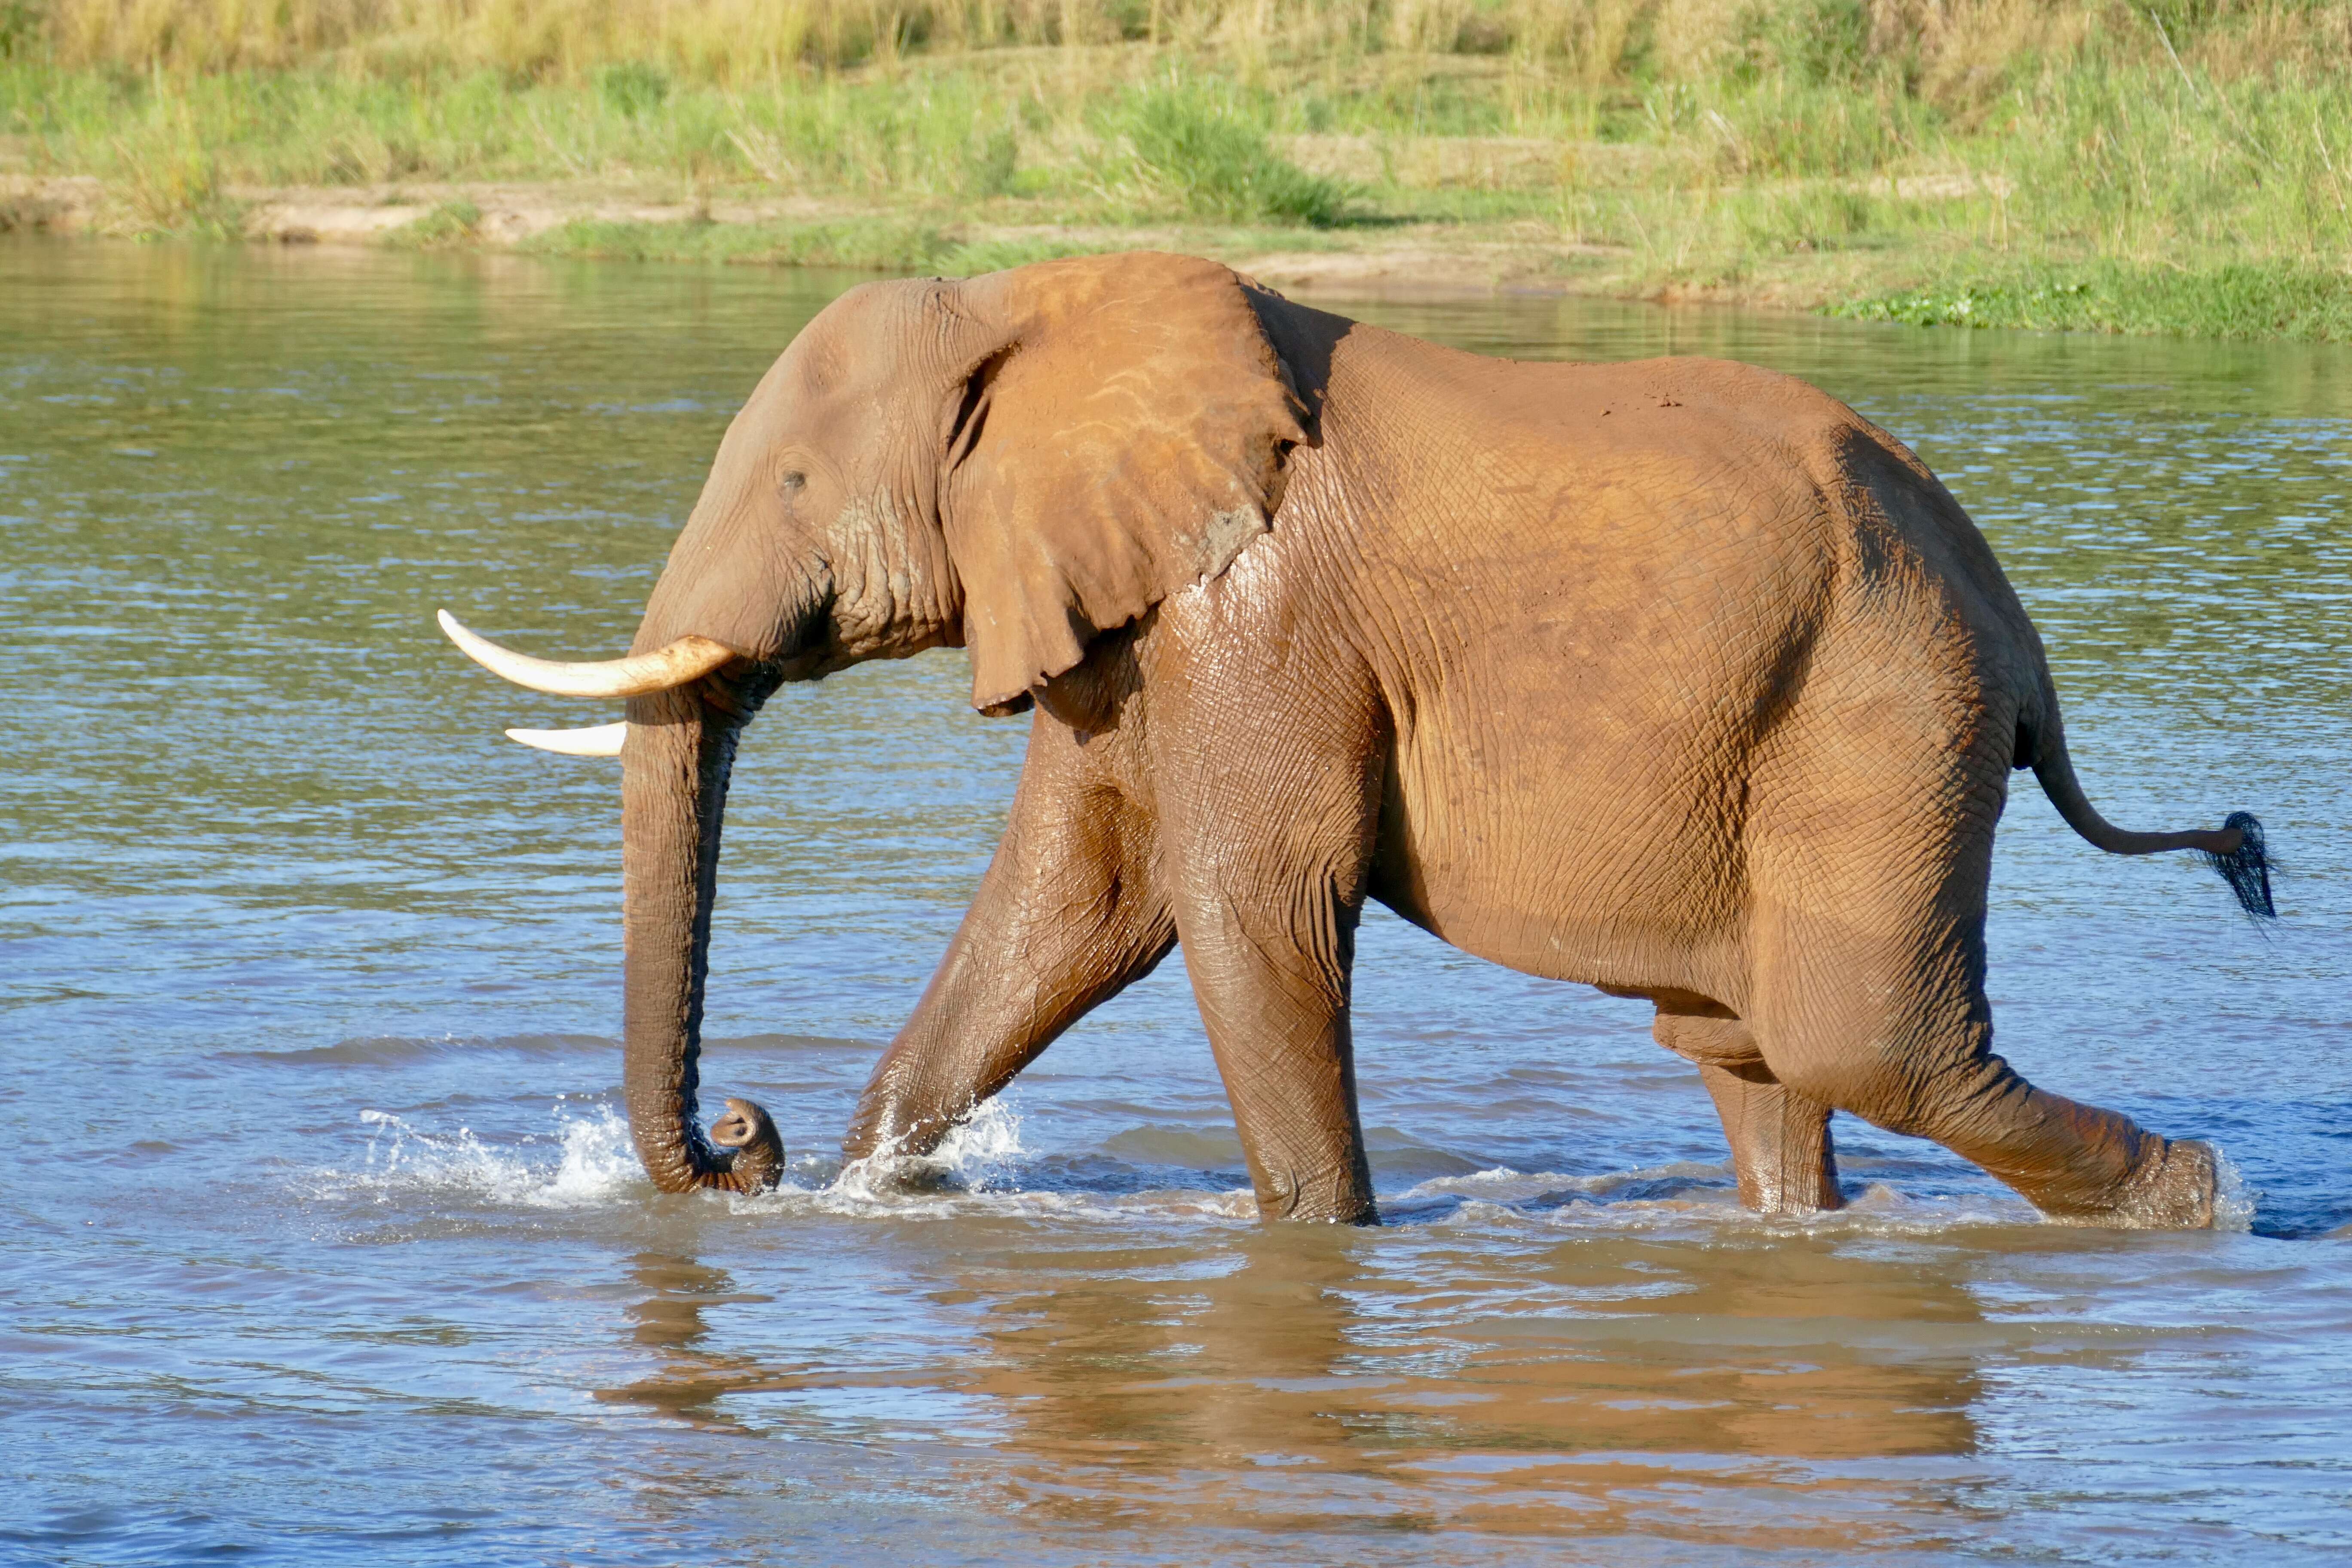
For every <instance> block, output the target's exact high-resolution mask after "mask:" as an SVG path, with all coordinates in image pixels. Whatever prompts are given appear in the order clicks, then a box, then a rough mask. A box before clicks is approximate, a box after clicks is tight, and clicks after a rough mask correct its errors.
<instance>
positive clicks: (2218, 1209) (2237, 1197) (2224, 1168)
mask: <svg viewBox="0 0 2352 1568" xmlns="http://www.w3.org/2000/svg"><path fill="white" fill-rule="evenodd" d="M2206 1147H2208V1148H2210V1149H2211V1150H2212V1151H2213V1228H2214V1229H2215V1230H2225V1231H2235V1232H2238V1233H2241V1234H2242V1233H2244V1232H2247V1231H2251V1230H2252V1229H2253V1228H2254V1207H2255V1205H2256V1203H2257V1202H2258V1201H2259V1200H2260V1198H2261V1196H2262V1194H2260V1193H2257V1192H2256V1191H2255V1190H2254V1189H2253V1188H2252V1187H2250V1186H2248V1185H2247V1184H2246V1178H2245V1177H2244V1176H2243V1175H2242V1174H2241V1173H2239V1170H2238V1164H2237V1162H2236V1161H2234V1160H2232V1159H2231V1158H2230V1156H2229V1155H2228V1154H2226V1153H2224V1152H2222V1149H2221V1145H2220V1144H2219V1143H2215V1142H2210V1140H2209V1141H2208V1142H2207V1144H2206Z"/></svg>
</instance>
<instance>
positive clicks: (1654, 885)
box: [1320, 340, 2038, 994]
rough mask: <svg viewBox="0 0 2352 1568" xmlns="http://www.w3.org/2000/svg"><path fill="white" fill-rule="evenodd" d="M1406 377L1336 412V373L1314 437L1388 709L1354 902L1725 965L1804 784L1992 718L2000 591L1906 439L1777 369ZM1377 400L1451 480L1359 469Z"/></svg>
mask: <svg viewBox="0 0 2352 1568" xmlns="http://www.w3.org/2000/svg"><path fill="white" fill-rule="evenodd" d="M1407 342H1409V340H1407ZM1402 357H1403V359H1404V360H1406V361H1410V359H1411V358H1412V356H1411V355H1410V354H1407V355H1404V356H1402ZM1465 362H1468V363H1465ZM1423 370H1424V371H1425V372H1427V373H1428V374H1426V375H1425V376H1423V378H1422V379H1420V380H1419V381H1418V382H1417V383H1416V384H1412V385H1407V384H1403V383H1405V382H1407V381H1409V380H1410V379H1411V378H1409V377H1406V376H1403V375H1402V374H1395V373H1394V372H1393V371H1392V370H1391V367H1388V366H1381V367H1378V370H1377V371H1376V373H1375V374H1371V375H1368V376H1367V377H1366V378H1365V382H1364V384H1362V385H1361V387H1360V389H1359V390H1360V392H1361V393H1362V394H1363V395H1364V400H1363V401H1362V402H1361V403H1360V404H1356V403H1354V401H1353V400H1352V399H1351V400H1349V402H1347V403H1343V402H1342V401H1341V394H1342V393H1343V392H1347V391H1349V390H1350V389H1349V383H1348V380H1347V379H1346V378H1345V377H1343V376H1341V375H1337V374H1335V376H1334V378H1333V383H1332V387H1333V396H1332V400H1331V405H1330V406H1329V408H1328V411H1327V415H1326V448H1325V451H1324V453H1323V454H1321V455H1320V458H1321V460H1322V462H1323V463H1325V464H1327V465H1328V466H1329V467H1330V468H1332V469H1333V470H1334V473H1333V485H1334V488H1335V489H1344V490H1350V491H1352V492H1354V494H1355V495H1356V496H1357V497H1360V498H1362V499H1365V500H1370V499H1371V498H1374V497H1377V498H1378V504H1373V505H1370V506H1364V507H1361V508H1360V515H1361V517H1362V526H1363V536H1362V537H1361V538H1360V540H1359V541H1357V542H1355V543H1354V544H1353V545H1352V546H1351V547H1350V548H1352V549H1354V550H1355V552H1356V554H1357V559H1358V561H1359V562H1360V576H1359V578H1358V580H1357V581H1356V582H1355V583H1354V584H1352V587H1353V589H1354V590H1355V592H1356V593H1357V594H1358V595H1360V602H1361V605H1362V606H1363V614H1362V616H1361V620H1362V624H1363V625H1364V626H1366V627H1367V628H1368V635H1367V636H1366V637H1364V639H1363V642H1364V648H1365V657H1366V658H1367V661H1368V662H1369V663H1370V664H1371V665H1372V667H1373V668H1374V670H1375V672H1376V678H1377V679H1378V680H1379V682H1380V685H1381V689H1382V690H1383V692H1384V693H1385V694H1386V696H1387V703H1388V708H1389V710H1390V713H1391V721H1392V724H1393V728H1394V739H1393V742H1392V745H1393V752H1392V763H1391V769H1390V778H1389V783H1388V787H1387V797H1386V799H1385V801H1384V808H1383V822H1382V829H1381V850H1380V854H1379V856H1378V863H1377V865H1376V869H1375V878H1374V885H1375V888H1376V890H1377V891H1378V892H1379V894H1380V896H1381V897H1382V898H1383V899H1384V900H1386V901H1388V902H1390V903H1391V904H1392V905H1394V906H1395V907H1397V908H1398V909H1399V910H1400V911H1401V912H1403V913H1405V914H1406V915H1407V916H1408V917H1409V918H1412V919H1415V920H1417V921H1420V922H1421V923H1423V924H1424V925H1427V926H1429V927H1431V929H1433V930H1435V931H1439V932H1440V933H1441V934H1443V935H1444V936H1445V937H1446V938H1447V939H1448V940H1449V941H1452V942H1455V943H1456V944H1457V945H1460V946H1463V947H1465V949H1468V950H1469V951H1472V952H1479V953H1481V954H1482V955H1484V956H1486V957H1490V958H1494V959H1496V960H1498V961H1500V962H1503V963H1510V964H1512V965H1514V966H1515V967H1518V968H1522V969H1526V970H1529V971H1531V972H1533V973H1546V974H1554V975H1558V976H1559V977H1563V978H1570V979H1580V980H1588V981H1596V982H1601V983H1607V984H1634V985H1639V984H1668V985H1676V986H1682V987H1686V988H1690V989H1695V990H1698V991H1700V992H1701V993H1702V994H1706V992H1707V987H1708V985H1709V984H1723V985H1731V984H1735V983H1736V976H1732V975H1729V974H1717V975H1710V974H1708V973H1706V971H1707V969H1708V967H1709V965H1710V963H1714V962H1715V960H1712V959H1709V958H1708V957H1707V956H1706V955H1708V954H1718V955H1721V962H1722V963H1727V964H1729V963H1735V962H1736V960H1735V958H1734V957H1733V956H1732V955H1734V954H1736V953H1737V952H1739V951H1740V950H1741V949H1742V946H1743V943H1742V942H1741V940H1740V936H1739V933H1740V932H1741V931H1742V930H1743V929H1744V927H1745V924H1746V921H1747V919H1748V911H1749V909H1750V900H1751V898H1752V896H1753V888H1752V886H1751V884H1750V878H1749V874H1748V872H1749V867H1750V865H1751V858H1750V850H1751V848H1752V847H1753V843H1754V840H1755V838H1756V837H1757V835H1758V834H1759V833H1774V834H1777V833H1780V832H1782V831H1783V829H1784V828H1788V829H1789V830H1791V831H1802V827H1801V820H1800V819H1801V817H1802V816H1803V814H1804V812H1805V811H1806V810H1809V809H1811V807H1809V806H1808V805H1806V804H1805V802H1804V801H1803V800H1802V799H1801V798H1800V797H1801V795H1804V794H1805V792H1806V790H1807V789H1810V788H1811V784H1812V782H1813V781H1812V778H1811V774H1813V773H1820V772H1821V770H1822V769H1823V768H1825V767H1826V768H1830V769H1832V770H1834V769H1836V768H1839V767H1843V768H1844V769H1845V770H1846V771H1845V783H1844V784H1840V785H1838V786H1837V787H1838V788H1843V787H1846V785H1847V784H1853V785H1854V786H1855V787H1875V786H1874V785H1873V784H1871V781H1870V780H1868V779H1866V778H1864V773H1868V772H1870V771H1871V769H1872V768H1873V767H1874V768H1875V769H1876V771H1877V772H1878V773H1880V774H1881V775H1883V776H1884V778H1885V781H1886V787H1888V788H1891V789H1895V790H1898V791H1907V790H1916V789H1922V788H1926V789H1938V788H1941V787H1943V785H1942V784H1938V782H1937V778H1936V777H1935V776H1934V775H1936V774H1937V771H1938V770H1942V771H1943V772H1944V773H1948V774H1950V773H1955V772H1956V771H1957V772H1958V773H1966V772H1968V771H1969V770H1971V769H1974V768H1976V767H1977V766H1978V763H1979V760H1980V759H1979V757H1978V755H1977V753H1979V752H1984V751H1985V750H1986V745H1985V742H1984V731H1986V730H1987V727H1988V726H1991V725H1996V724H1998V723H2002V722H2010V723H2013V717H2011V716H2012V715H2013V714H2014V711H2015V708H2016V691H2017V689H2018V686H2019V682H2018V680H2017V679H2015V677H2016V676H2018V675H2021V674H2022V673H2024V668H2023V665H2024V662H2027V661H2021V660H2020V659H2019V658H2017V656H2016V650H2015V647H2014V645H2015V643H2016V640H2017V639H2016V635H2015V626H2016V625H2021V624H2022V614H2021V612H2017V611H2015V610H2014V605H2015V600H2014V596H2013V595H2010V594H2009V593H2008V585H2007V584H2006V582H2005V581H2003V580H2002V579H2001V578H2000V572H1999V568H1998V566H1997V565H1996V564H1994V563H1993V562H1992V559H1991V555H1990V551H1989V550H1987V549H1985V548H1984V547H1983V542H1982V541H1981V539H1980V538H1979V537H1978V536H1977V535H1976V532H1975V530H1974V529H1973V527H1972V525H1970V524H1969V522H1968V520H1967V518H1966V516H1965V514H1963V513H1961V512H1960V511H1959V510H1958V507H1957V505H1954V504H1952V503H1951V501H1950V498H1949V497H1948V495H1946V494H1945V493H1944V492H1943V491H1942V489H1941V487H1940V486H1937V485H1936V483H1935V481H1934V479H1933V477H1932V476H1931V475H1928V474H1927V470H1926V469H1925V468H1923V467H1920V466H1919V465H1918V464H1917V462H1916V459H1915V458H1911V457H1910V455H1909V454H1908V453H1907V452H1906V451H1904V450H1903V449H1902V447H1900V446H1899V444H1897V443H1895V442H1894V441H1893V440H1892V439H1891V438H1890V437H1885V434H1884V433H1883V432H1880V431H1878V430H1877V429H1876V427H1875V426H1871V425H1870V424H1869V423H1868V422H1867V421H1866V420H1864V419H1862V418H1861V417H1860V416H1858V415H1855V414H1854V413H1853V411H1852V410H1851V409H1848V408H1846V407H1845V405H1843V404H1840V403H1838V402H1837V401H1836V400H1835V399H1832V398H1830V397H1828V396H1827V395H1824V394H1822V393H1821V392H1819V391H1818V390H1816V389H1814V388H1812V387H1810V386H1808V385H1806V384H1804V383H1802V382H1800V381H1797V380H1795V379H1794V378H1792V377H1789V376H1783V375H1779V374H1774V373H1771V372H1769V371H1762V370H1758V369H1756V368H1755V367H1752V366H1747V365H1738V364H1731V363H1726V362H1720V361H1703V360H1684V359H1676V360H1656V361H1646V362H1636V363H1628V364H1621V365H1542V364H1512V363H1508V362H1499V361H1481V360H1477V359H1476V358H1475V356H1470V355H1458V354H1453V353H1450V352H1446V353H1441V354H1440V356H1439V357H1438V358H1437V359H1436V360H1434V361H1432V362H1428V363H1425V364H1424V365H1423ZM1392 375H1393V376H1394V383H1395V384H1391V385H1388V386H1385V387H1384V386H1381V385H1380V383H1381V382H1382V381H1387V380H1390V379H1391V376H1392ZM1383 395H1384V396H1385V398H1386V399H1387V402H1386V407H1387V408H1388V410H1389V411H1390V412H1389V414H1388V415H1387V416H1386V417H1387V418H1388V419H1389V420H1391V421H1392V422H1393V423H1395V424H1398V425H1402V426H1408V427H1410V428H1411V429H1412V431H1413V432H1414V435H1413V437H1411V438H1410V439H1411V440H1412V441H1413V442H1416V443H1425V444H1426V445H1427V446H1428V447H1432V448H1433V449H1437V450H1442V449H1443V448H1444V447H1445V446H1447V445H1448V444H1449V442H1450V443H1452V444H1454V445H1455V446H1456V447H1458V449H1459V450H1460V452H1461V454H1462V457H1461V458H1460V465H1461V466H1460V468H1459V469H1458V470H1456V471H1454V472H1448V471H1447V470H1446V468H1445V467H1444V463H1443V461H1442V460H1440V459H1439V458H1437V457H1436V456H1435V455H1434V454H1431V455H1423V456H1422V457H1421V458H1419V460H1417V461H1416V460H1414V458H1412V457H1410V456H1407V455H1405V454H1395V455H1393V456H1391V455H1390V454H1384V453H1381V452H1380V451H1379V450H1378V448H1377V447H1368V448H1367V452H1368V456H1367V457H1366V458H1361V459H1359V458H1357V457H1355V456H1354V454H1352V453H1351V451H1350V450H1349V440H1348V437H1349V435H1350V434H1351V429H1350V426H1351V425H1352V424H1353V423H1354V422H1355V420H1356V419H1357V418H1359V417H1361V418H1363V419H1364V420H1365V421H1366V423H1367V424H1370V423H1371V422H1372V421H1373V419H1374V418H1375V415H1374V410H1375V409H1376V408H1378V407H1380V406H1381V404H1380V403H1379V402H1377V401H1376V398H1378V397H1381V396H1383ZM1350 464H1355V465H1357V471H1356V472H1354V473H1352V474H1351V473H1349V471H1348V470H1349V466H1350ZM2012 622H2014V623H2015V624H2014V625H2013V624H2012ZM2026 633H2027V636H2028V637H2030V635H2031V631H2030V627H2028V628H2026ZM2033 655H2034V658H2038V647H2037V648H2036V649H2034V650H2033ZM1855 746H1860V747H1863V748H1865V749H1868V750H1872V751H1874V752H1880V753H1885V760H1884V761H1883V762H1880V763H1873V764H1870V766H1867V767H1865V766H1864V765H1862V764H1859V763H1854V762H1853V760H1852V759H1851V758H1847V759H1846V760H1845V761H1843V762H1841V761H1839V760H1838V759H1839V757H1840V755H1841V753H1842V752H1844V751H1848V750H1851V748H1853V747H1855ZM1808 770H1811V772H1810V773H1809V772H1808ZM1857 781H1858V782H1857ZM1759 790H1760V791H1762V792H1764V794H1763V795H1759ZM1774 791H1778V792H1779V795H1778V796H1776V797H1774V798H1769V799H1768V798H1764V795H1770V794H1772V792H1774ZM1815 793H1816V794H1818V793H1819V792H1818V791H1816V792H1815ZM1834 793H1835V790H1832V794H1834ZM1816 804H1818V803H1816ZM1996 806H1997V803H1996ZM1645 963H1655V964H1659V965H1663V966H1664V971H1663V972H1661V973H1643V965H1644V964H1645Z"/></svg>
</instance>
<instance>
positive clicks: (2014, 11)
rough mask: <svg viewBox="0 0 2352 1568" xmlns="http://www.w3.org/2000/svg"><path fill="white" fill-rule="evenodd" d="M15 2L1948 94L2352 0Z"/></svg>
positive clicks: (235, 61) (495, 57)
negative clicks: (1485, 61)
mask: <svg viewBox="0 0 2352 1568" xmlns="http://www.w3.org/2000/svg"><path fill="white" fill-rule="evenodd" d="M25 4H26V0H16V8H17V9H18V11H19V13H20V14H21V15H22V16H25V17H26V19H27V22H28V24H29V26H28V27H27V28H26V31H27V32H28V34H29V35H30V37H29V38H28V39H27V42H33V43H37V45H38V46H39V47H42V48H44V49H45V51H46V52H47V54H48V55H49V57H50V58H52V59H53V60H54V61H55V63H57V64H59V65H64V66H68V67H92V66H108V67H116V68H134V69H141V70H144V69H148V68H152V67H158V66H160V67H163V68H167V69H176V70H195V71H209V70H220V69H268V68H286V67H290V66H298V65H318V64H325V63H332V64H335V65H337V66H339V67H341V68H345V69H348V70H351V71H353V72H356V73H361V74H365V75H373V76H394V77H397V76H404V75H415V74H418V73H424V72H429V71H436V70H450V69H454V70H470V69H482V68H488V69H494V70H498V71H501V72H504V73H507V74H509V75H511V76H515V77H520V78H529V79H537V80H565V79H581V78H583V77H584V76H585V75H587V74H588V73H591V72H593V70H595V69H596V68H599V67H602V66H609V65H611V64H614V63H615V62H622V61H631V62H640V63H645V64H650V65H655V66H657V67H659V68H662V69H664V70H666V71H668V72H671V73H674V74H676V75H677V76H679V77H681V78H683V79H689V80H704V81H713V82H719V83H740V82H751V81H760V80H767V79H773V78H775V77H777V76H779V75H782V74H784V73H787V72H790V71H793V70H795V69H798V68H804V67H807V66H820V67H825V66H831V67H839V66H847V65H856V64H859V63H863V62H867V61H881V62H885V63H887V62H888V61H890V60H893V59H895V58H901V57H903V56H905V55H906V54H908V52H910V51H916V50H930V51H939V50H963V49H976V48H986V47H995V46H1000V45H1007V44H1013V45H1031V46H1034V45H1051V44H1067V45H1092V44H1105V43H1114V42H1119V41H1149V42H1153V43H1160V44H1168V45H1173V46H1176V47H1180V48H1182V49H1186V50H1190V51H1209V52H1215V53H1220V54H1226V55H1230V56H1232V57H1234V58H1235V59H1237V60H1240V61H1244V62H1246V61H1247V60H1248V59H1250V58H1282V59H1289V60H1297V59H1299V58H1305V57H1310V56H1318V55H1321V56H1328V55H1333V54H1343V55H1360V54H1367V53H1375V52H1382V51H1392V52H1400V53H1412V54H1441V55H1443V54H1463V55H1510V56H1514V57H1517V58H1523V59H1526V60H1529V61H1540V62H1543V63H1544V64H1545V65H1546V66H1547V68H1549V70H1551V71H1552V72H1555V73H1557V74H1558V75H1559V76H1560V77H1562V78H1564V79H1568V80H1570V81H1572V82H1575V83H1578V84H1580V85H1584V86H1589V87H1598V86H1602V85H1607V84H1611V83H1624V82H1629V81H1633V80H1635V79H1643V80H1694V81H1696V80H1710V79H1717V78H1719V77H1722V76H1725V75H1727V74H1738V73H1739V72H1741V71H1743V70H1746V71H1753V70H1758V69H1763V68H1777V67H1778V66H1780V64H1781V63H1782V62H1785V61H1786V60H1787V59H1788V58H1790V56H1791V55H1792V54H1793V55H1795V56H1796V57H1798V58H1801V59H1802V60H1803V61H1804V62H1805V64H1806V66H1807V67H1808V68H1810V69H1811V70H1812V71H1813V72H1814V73H1815V74H1816V75H1818V76H1820V77H1822V78H1825V79H1862V78H1871V79H1878V80H1882V81H1884V82H1885V83H1886V84H1888V85H1890V86H1895V87H1899V88H1900V89H1902V90H1905V91H1906V92H1911V93H1916V94H1919V95H1921V96H1924V97H1927V98H1928V99H1930V100H1936V101H1938V102H1966V101H1969V100H1979V101H1981V100H1987V99H1989V98H1990V97H1991V96H1993V95H1995V94H1997V93H1998V92H1999V91H2000V89H2001V88H2002V87H2003V86H2004V85H2005V84H2007V83H2010V82H2011V81H2012V80H2013V79H2014V78H2015V77H2016V75H2017V74H2018V72H2019V71H2021V70H2032V69H2036V68H2042V67H2043V66H2045V65H2047V64H2050V63H2053V62H2054V63H2064V64H2074V63H2081V62H2084V61H2085V60H2090V59H2096V60H2098V61H2100V62H2103V63H2107V64H2113V65H2124V64H2141V65H2149V64H2154V65H2163V64H2166V63H2168V61H2169V59H2170V58H2171V57H2172V56H2174V55H2176V54H2177V55H2178V56H2179V58H2180V59H2181V61H2182V62H2183V65H2184V68H2195V69H2198V70H2200V71H2203V72H2208V73H2210V74H2212V75H2214V76H2216V77H2220V78H2224V79H2228V78H2233V77H2242V76H2245V75H2249V74H2258V73H2263V72H2273V71H2280V70H2285V71H2296V72H2305V73H2309V72H2336V73H2340V72H2342V71H2344V70H2345V69H2346V68H2347V65H2346V63H2347V61H2352V4H2347V0H2158V3H2157V4H2155V5H2138V4H2134V3H2131V0H30V9H29V10H28V11H27V10H25V9H24V6H25Z"/></svg>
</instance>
